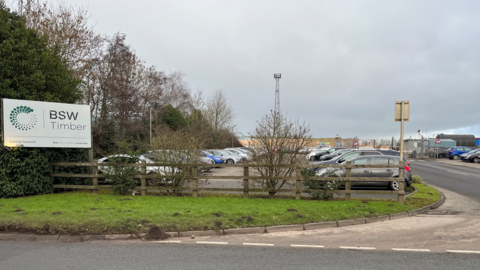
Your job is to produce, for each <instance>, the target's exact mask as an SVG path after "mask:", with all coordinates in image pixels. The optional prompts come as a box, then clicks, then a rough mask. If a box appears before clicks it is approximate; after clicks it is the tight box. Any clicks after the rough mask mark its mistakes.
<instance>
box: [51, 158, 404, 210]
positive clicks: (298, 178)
mask: <svg viewBox="0 0 480 270" xmlns="http://www.w3.org/2000/svg"><path fill="white" fill-rule="evenodd" d="M51 165H52V168H51V174H50V176H52V177H79V178H92V185H89V186H87V185H54V186H53V188H64V189H89V190H92V191H93V193H95V194H96V193H97V191H98V190H99V189H110V188H111V185H99V184H98V178H100V177H103V175H102V174H98V173H97V172H98V169H97V168H98V166H102V167H103V166H131V167H140V174H139V175H135V176H133V178H138V179H140V183H141V186H138V187H135V188H134V189H135V190H140V191H141V195H142V196H145V195H147V191H148V190H176V191H190V192H191V193H192V196H193V197H197V196H198V193H199V192H201V191H229V192H232V191H234V192H235V191H237V192H243V197H244V198H248V197H249V192H270V191H273V190H269V189H258V188H250V187H249V180H262V179H268V177H264V176H250V168H252V167H255V168H258V167H284V168H287V167H290V168H292V167H293V168H295V176H291V177H274V178H272V179H275V180H292V181H295V189H280V190H275V191H276V192H278V193H282V192H283V193H284V192H295V197H296V199H297V200H299V199H300V196H301V193H302V191H305V190H304V189H302V185H301V183H302V181H303V180H304V177H303V176H302V174H301V171H302V168H314V167H316V168H339V169H342V168H343V169H345V177H344V179H343V180H344V181H345V189H344V190H326V191H325V192H327V193H337V194H342V193H343V194H345V200H350V196H351V194H398V202H399V203H404V194H405V191H404V185H405V177H404V175H405V171H404V170H405V162H404V161H401V162H400V164H395V165H372V164H370V165H354V164H351V162H350V161H347V162H346V164H339V165H332V164H318V165H313V164H312V165H309V164H305V165H297V164H283V165H257V164H216V165H215V167H240V168H243V176H208V175H199V174H198V168H199V167H205V165H206V164H182V167H188V168H190V170H189V171H190V172H191V174H190V175H187V176H186V177H185V178H186V179H191V180H192V186H191V187H161V186H160V187H158V186H148V185H147V179H155V178H157V179H158V178H159V176H158V175H147V174H146V167H147V164H146V163H145V161H144V160H143V161H142V163H140V164H139V163H134V164H108V163H96V162H92V163H71V162H58V163H52V164H51ZM59 166H83V167H90V168H91V169H90V170H91V171H92V173H91V174H72V173H54V169H55V168H56V167H59ZM148 166H166V167H178V166H179V165H178V164H163V163H154V164H148ZM352 168H399V170H400V171H399V177H398V178H391V177H390V178H380V177H351V169H352ZM90 170H89V171H90ZM169 177H170V178H172V177H174V176H163V175H162V176H161V178H169ZM199 179H205V180H241V179H243V188H206V187H198V180H199ZM309 179H312V180H320V181H321V180H323V181H335V180H337V181H338V179H339V178H338V177H320V176H315V177H311V178H309ZM392 180H396V181H398V182H399V186H400V187H399V190H398V191H383V190H352V189H351V187H352V182H362V181H366V182H372V181H375V182H379V181H382V182H383V181H388V182H390V181H392Z"/></svg>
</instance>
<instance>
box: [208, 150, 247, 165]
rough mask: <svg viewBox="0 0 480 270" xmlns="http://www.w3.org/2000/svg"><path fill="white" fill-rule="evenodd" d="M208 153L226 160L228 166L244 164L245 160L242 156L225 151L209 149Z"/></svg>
mask: <svg viewBox="0 0 480 270" xmlns="http://www.w3.org/2000/svg"><path fill="white" fill-rule="evenodd" d="M207 151H208V152H210V153H211V154H212V155H215V156H221V157H223V158H224V159H225V163H227V164H236V163H242V162H243V161H244V160H245V158H244V157H242V156H240V155H232V154H231V153H229V152H227V151H225V150H219V149H209V150H207Z"/></svg>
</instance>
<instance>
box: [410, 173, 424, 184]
mask: <svg viewBox="0 0 480 270" xmlns="http://www.w3.org/2000/svg"><path fill="white" fill-rule="evenodd" d="M422 182H423V178H422V177H421V176H420V175H417V174H414V175H412V183H414V184H421V183H422Z"/></svg>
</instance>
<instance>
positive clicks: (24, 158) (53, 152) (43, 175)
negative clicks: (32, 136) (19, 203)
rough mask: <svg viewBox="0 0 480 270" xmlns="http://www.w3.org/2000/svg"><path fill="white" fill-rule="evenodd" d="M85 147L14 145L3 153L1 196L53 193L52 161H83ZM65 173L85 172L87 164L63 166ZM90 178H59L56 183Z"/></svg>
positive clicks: (1, 159) (0, 178) (82, 180)
mask: <svg viewBox="0 0 480 270" xmlns="http://www.w3.org/2000/svg"><path fill="white" fill-rule="evenodd" d="M86 157H87V155H86V153H85V152H84V151H83V150H82V149H45V148H35V149H31V148H30V149H28V148H22V147H19V148H13V149H12V150H11V151H9V152H6V151H4V152H2V153H1V154H0V198H8V197H19V196H27V195H36V194H45V193H51V192H52V190H53V185H54V179H53V178H52V177H50V163H51V162H58V161H63V162H82V161H85V160H86ZM60 168H61V171H59V172H62V173H70V172H71V173H85V170H86V169H85V168H84V167H60ZM85 181H89V179H82V178H56V179H55V184H67V185H68V184H77V185H78V184H79V185H81V184H85Z"/></svg>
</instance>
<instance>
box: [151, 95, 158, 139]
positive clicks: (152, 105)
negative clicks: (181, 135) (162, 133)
mask: <svg viewBox="0 0 480 270" xmlns="http://www.w3.org/2000/svg"><path fill="white" fill-rule="evenodd" d="M157 105H158V103H157V102H152V103H150V145H152V109H153V108H156V107H157Z"/></svg>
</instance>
